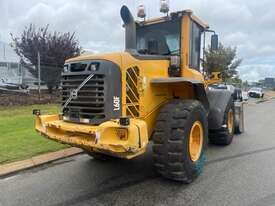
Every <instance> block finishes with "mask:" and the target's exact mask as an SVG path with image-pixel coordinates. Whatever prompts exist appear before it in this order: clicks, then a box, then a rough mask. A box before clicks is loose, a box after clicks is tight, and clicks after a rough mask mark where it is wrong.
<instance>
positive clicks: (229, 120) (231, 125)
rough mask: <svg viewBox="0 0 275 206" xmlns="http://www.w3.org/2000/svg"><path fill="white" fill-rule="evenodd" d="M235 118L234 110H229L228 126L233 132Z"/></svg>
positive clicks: (229, 130) (230, 131)
mask: <svg viewBox="0 0 275 206" xmlns="http://www.w3.org/2000/svg"><path fill="white" fill-rule="evenodd" d="M233 125H234V119H233V111H232V109H230V110H229V112H228V115H227V128H228V132H229V133H230V134H231V133H232V131H233Z"/></svg>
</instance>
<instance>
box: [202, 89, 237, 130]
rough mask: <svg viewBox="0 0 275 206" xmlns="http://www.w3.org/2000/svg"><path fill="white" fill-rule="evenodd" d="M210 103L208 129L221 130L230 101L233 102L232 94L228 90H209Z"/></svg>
mask: <svg viewBox="0 0 275 206" xmlns="http://www.w3.org/2000/svg"><path fill="white" fill-rule="evenodd" d="M206 94H207V98H208V102H209V106H210V107H209V108H210V109H209V115H208V128H209V129H210V130H216V129H220V128H221V127H222V125H223V121H224V114H225V110H226V107H227V105H228V102H229V101H232V98H233V97H232V93H231V92H230V91H227V90H207V92H206Z"/></svg>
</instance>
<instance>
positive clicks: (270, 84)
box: [264, 77, 275, 89]
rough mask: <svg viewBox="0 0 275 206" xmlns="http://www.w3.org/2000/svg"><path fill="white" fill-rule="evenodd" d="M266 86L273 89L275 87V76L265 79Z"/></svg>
mask: <svg viewBox="0 0 275 206" xmlns="http://www.w3.org/2000/svg"><path fill="white" fill-rule="evenodd" d="M264 87H265V88H267V89H273V88H275V81H274V78H271V77H267V78H265V79H264Z"/></svg>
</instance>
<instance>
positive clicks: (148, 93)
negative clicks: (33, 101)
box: [34, 6, 242, 183]
mask: <svg viewBox="0 0 275 206" xmlns="http://www.w3.org/2000/svg"><path fill="white" fill-rule="evenodd" d="M120 13H121V18H122V20H123V22H124V28H125V45H126V49H125V52H122V53H110V54H96V55H83V56H79V57H76V58H72V59H68V60H67V61H66V62H65V65H64V69H63V72H62V80H61V87H62V91H61V93H62V111H61V112H60V114H55V115H41V112H40V110H35V111H34V114H36V125H35V127H36V130H37V131H38V132H39V133H41V134H42V135H43V136H45V137H47V138H49V139H52V140H55V141H58V142H61V143H65V144H69V145H72V146H75V147H79V148H82V149H83V150H84V151H86V152H87V153H88V154H91V155H92V156H94V157H95V158H101V157H106V156H113V157H119V158H125V159H132V158H134V157H137V156H139V155H141V154H143V153H144V152H145V151H146V149H147V147H148V143H149V141H152V142H153V143H152V144H153V154H152V156H153V159H154V166H155V169H156V171H157V172H158V173H159V174H161V175H162V176H163V177H166V178H169V179H172V180H177V181H182V182H184V183H190V182H192V181H193V180H194V179H195V178H196V177H197V176H198V175H199V174H200V172H201V171H202V169H203V165H204V161H205V149H206V145H207V142H208V136H209V137H210V140H211V142H213V143H217V144H222V145H228V144H230V143H231V141H232V138H233V135H234V128H235V127H236V125H235V124H236V121H235V116H236V114H237V113H235V107H234V102H233V98H232V94H231V93H230V92H228V91H212V90H208V84H209V81H208V80H206V77H205V76H204V73H205V72H202V71H201V70H200V65H201V63H200V61H201V56H202V55H201V50H202V42H203V41H202V40H201V39H203V37H204V36H205V33H206V32H208V31H210V30H209V26H208V25H207V24H205V23H204V22H202V21H201V20H200V19H199V18H198V17H196V16H195V15H194V14H193V12H192V11H190V10H184V11H179V12H173V13H170V14H169V15H167V16H164V17H160V18H156V19H150V20H144V21H135V20H134V18H133V16H132V14H131V12H130V11H129V9H128V8H127V7H126V6H123V7H122V8H121V12H120ZM211 42H212V47H213V49H215V48H216V47H217V45H218V43H217V42H218V36H217V35H216V34H214V35H212V38H211ZM238 115H239V116H242V114H240V113H238ZM240 118H241V117H238V119H240Z"/></svg>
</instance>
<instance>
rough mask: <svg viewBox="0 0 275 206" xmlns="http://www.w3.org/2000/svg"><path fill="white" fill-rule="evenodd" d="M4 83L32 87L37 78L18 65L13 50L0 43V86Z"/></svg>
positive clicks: (7, 45)
mask: <svg viewBox="0 0 275 206" xmlns="http://www.w3.org/2000/svg"><path fill="white" fill-rule="evenodd" d="M5 83H12V84H26V85H29V86H33V85H35V84H36V83H37V78H35V77H34V76H33V75H32V74H31V73H30V72H29V71H28V70H27V68H25V67H23V66H22V65H21V64H20V63H19V57H18V55H17V54H16V53H15V51H14V50H13V48H12V47H11V46H10V45H9V44H7V43H5V42H2V41H0V85H1V84H5Z"/></svg>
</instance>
